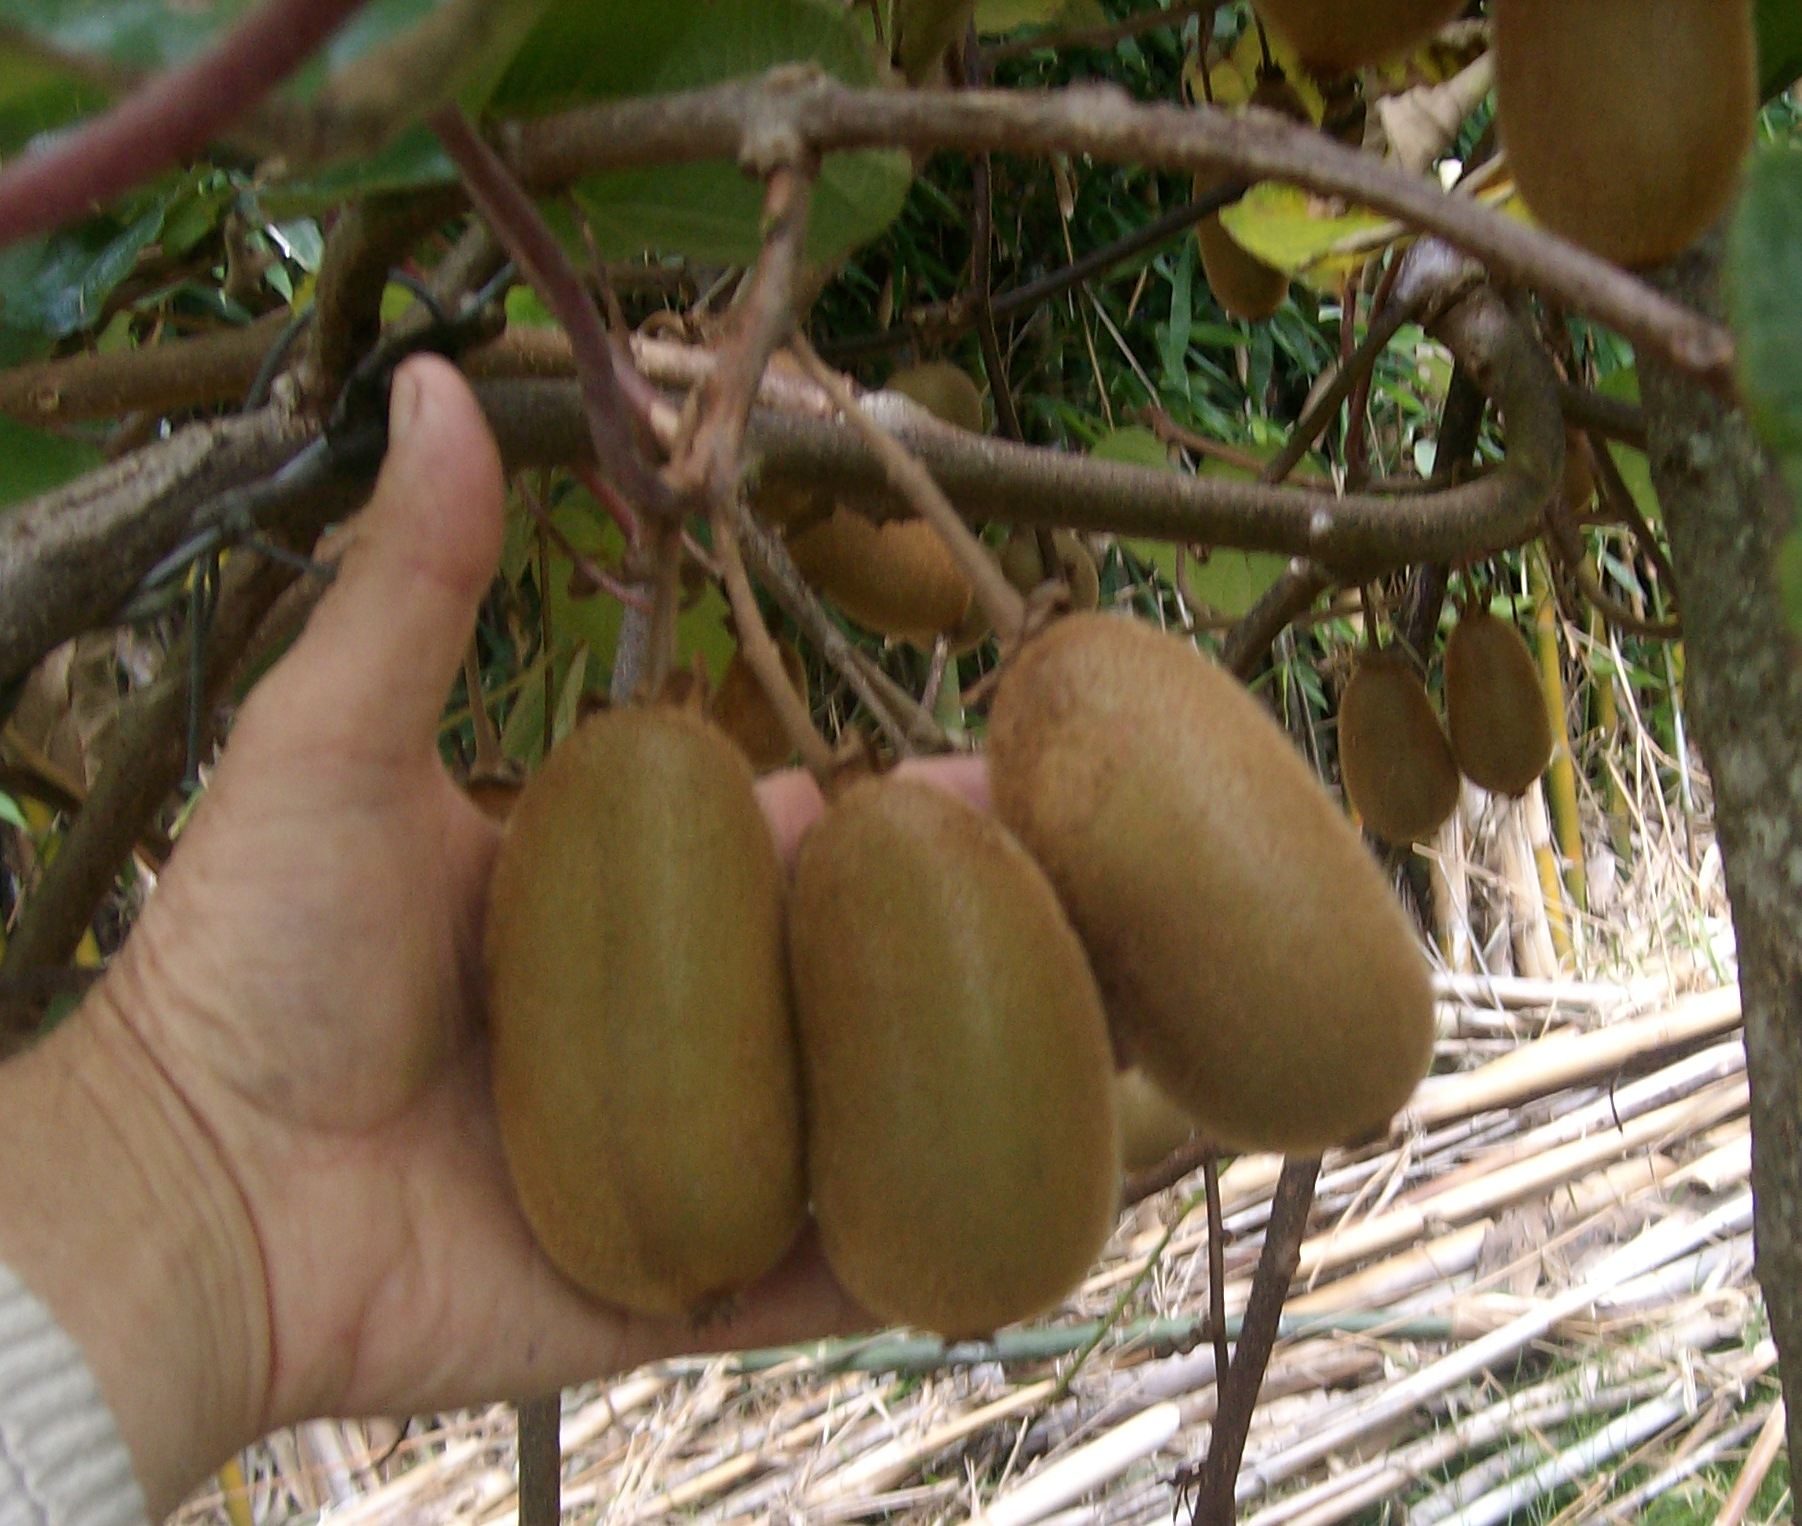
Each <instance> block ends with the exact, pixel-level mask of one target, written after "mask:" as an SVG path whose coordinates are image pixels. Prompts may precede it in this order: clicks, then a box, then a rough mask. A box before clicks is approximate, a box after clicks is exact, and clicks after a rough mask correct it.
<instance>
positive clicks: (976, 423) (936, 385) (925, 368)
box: [883, 360, 988, 434]
mask: <svg viewBox="0 0 1802 1526" xmlns="http://www.w3.org/2000/svg"><path fill="white" fill-rule="evenodd" d="M883 387H884V389H885V390H887V391H889V392H899V393H900V394H901V395H902V396H903V397H906V398H911V399H913V401H914V402H916V403H918V404H919V405H920V406H921V407H922V408H924V409H925V410H926V411H927V412H928V413H930V414H931V415H932V416H933V417H934V418H935V419H937V420H939V422H940V423H943V424H949V425H951V426H952V427H953V428H954V429H967V430H968V431H969V432H970V433H971V434H981V433H982V432H983V431H984V430H985V429H986V428H987V427H988V425H987V422H986V420H985V419H984V418H983V413H982V393H981V391H980V390H979V389H978V388H977V385H976V383H975V382H974V381H973V380H972V379H971V377H970V374H969V373H968V372H967V371H965V370H964V369H963V368H962V367H961V366H954V365H953V364H952V363H951V362H950V361H948V360H929V361H926V362H925V363H924V364H922V365H917V366H903V367H902V368H901V369H900V370H899V371H897V372H895V374H894V375H893V376H891V377H889V379H888V380H887V381H886V382H884V383H883Z"/></svg>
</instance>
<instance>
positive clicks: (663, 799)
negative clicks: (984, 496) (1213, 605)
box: [487, 614, 1433, 1336]
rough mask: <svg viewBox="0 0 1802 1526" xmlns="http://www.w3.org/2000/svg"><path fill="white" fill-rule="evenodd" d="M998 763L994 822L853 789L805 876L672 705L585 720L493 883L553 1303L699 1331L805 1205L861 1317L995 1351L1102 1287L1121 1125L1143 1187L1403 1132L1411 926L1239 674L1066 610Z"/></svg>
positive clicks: (1019, 700) (493, 933) (507, 1031)
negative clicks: (1233, 1151) (598, 1303)
mask: <svg viewBox="0 0 1802 1526" xmlns="http://www.w3.org/2000/svg"><path fill="white" fill-rule="evenodd" d="M989 742H990V751H989V778H990V784H991V789H992V795H993V801H994V814H992V815H991V814H985V813H983V812H980V811H978V810H976V809H975V808H974V807H972V806H970V805H969V804H967V803H965V802H964V801H963V800H962V799H960V798H958V797H956V796H954V795H952V794H949V793H946V792H943V791H941V790H939V789H938V788H935V787H933V786H932V785H929V784H926V783H924V782H920V781H917V780H911V779H908V778H906V777H905V776H900V775H894V774H890V775H885V776H881V777H874V778H871V777H866V778H862V779H859V780H857V781H856V782H853V783H851V784H849V785H848V786H847V787H844V788H842V789H841V790H840V791H839V792H838V793H837V795H836V798H835V800H834V801H833V803H832V804H831V806H830V807H829V809H828V811H827V812H826V814H825V815H824V816H823V817H822V818H821V819H820V820H819V821H818V822H817V823H816V824H815V825H814V826H813V828H812V829H811V831H810V832H809V834H808V836H807V837H806V839H805V841H804V842H803V844H802V846H801V849H800V853H799V857H798V861H797V864H796V867H795V871H794V876H793V881H792V884H789V883H785V880H784V876H783V873H782V870H781V865H780V862H779V860H778V857H777V854H776V849H775V847H774V845H773V842H772V838H771V834H770V831H769V829H768V827H767V826H766V825H765V823H764V820H763V818H762V816H761V814H760V812H759V810H758V807H757V803H756V799H755V797H754V795H753V792H752V787H751V784H752V776H751V772H750V770H749V768H748V767H747V766H746V763H745V761H744V759H743V757H742V756H741V755H740V754H739V753H738V752H737V751H736V750H735V749H734V748H733V747H732V746H731V745H730V744H729V743H728V742H727V741H726V739H725V738H724V736H723V735H722V734H721V733H720V732H719V731H718V730H717V729H716V728H715V727H714V726H713V725H712V724H711V723H709V722H708V721H706V720H705V719H704V718H702V717H700V716H698V715H697V714H695V713H693V712H692V711H690V710H681V709H676V708H672V707H669V706H650V707H640V708H628V709H623V710H615V711H608V712H603V713H602V714H600V715H598V716H595V717H593V718H591V719H589V720H588V721H586V722H585V723H583V725H582V726H581V727H579V728H578V729H577V730H576V731H575V732H574V733H572V734H571V736H570V737H569V738H568V739H566V740H565V741H564V742H563V743H561V744H560V745H559V746H558V747H557V748H556V749H555V750H554V751H553V752H552V754H551V755H550V757H549V759H548V760H547V761H546V763H545V765H544V767H543V768H542V769H541V770H540V771H539V773H538V774H537V775H536V776H535V777H534V778H533V779H532V780H531V781H530V782H529V783H528V785H527V787H526V789H525V791H524V793H523V795H522V797H521V799H520V800H519V803H518V806H517V808H516V810H515V812H514V814H513V817H512V821H511V827H510V830H509V834H508V837H507V839H506V843H505V845H504V847H503V848H502V851H501V854H500V859H499V863H498V866H497V868H496V871H495V875H494V880H493V886H492V890H491V903H490V912H489V922H488V943H487V962H488V970H489V1009H490V1018H491V1025H492V1041H493V1049H494V1086H495V1095H496V1099H497V1110H498V1116H499V1122H500V1132H501V1138H502V1143H503V1146H504V1150H505V1153H506V1157H507V1161H508V1164H509V1167H510V1170H511V1173H512V1176H513V1179H514V1182H515V1185H516V1188H517V1192H518V1197H519V1200H520V1203H521V1205H522V1207H523V1209H524V1212H525V1214H526V1217H527V1219H528V1221H529V1222H530V1224H531V1226H532V1228H533V1230H534V1233H535V1234H536V1235H537V1237H538V1239H539V1242H540V1243H541V1245H542V1246H543V1247H544V1249H545V1251H546V1253H547V1254H548V1255H549V1257H550V1259H551V1260H552V1261H553V1262H554V1263H555V1264H556V1265H557V1266H558V1267H559V1268H560V1269H561V1270H562V1271H563V1272H564V1273H565V1274H566V1275H568V1276H569V1277H570V1278H571V1279H572V1280H573V1281H574V1282H576V1283H577V1284H578V1285H580V1286H581V1287H583V1288H584V1289H586V1290H587V1291H589V1292H590V1293H592V1294H593V1295H595V1296H597V1297H599V1298H601V1299H604V1300H606V1301H609V1302H612V1303H615V1304H619V1305H623V1306H625V1307H627V1308H630V1309H633V1310H637V1311H642V1312H646V1313H659V1314H673V1313H689V1314H694V1313H697V1312H705V1311H706V1310H707V1309H708V1308H709V1307H711V1306H713V1305H714V1304H716V1303H717V1301H718V1300H720V1299H722V1298H724V1297H727V1296H729V1295H730V1294H731V1293H732V1292H733V1291H734V1290H736V1289H739V1288H742V1287H744V1286H746V1285H747V1284H749V1283H751V1282H753V1281H755V1280H756V1279H757V1278H758V1277H759V1276H761V1275H762V1274H763V1273H765V1272H766V1271H768V1270H770V1269H771V1268H772V1267H773V1266H774V1265H775V1264H776V1262H777V1261H779V1260H780V1259H781V1258H782V1256H783V1255H784V1253H785V1251H786V1250H787V1249H788V1247H789V1246H790V1244H791V1242H792V1241H793V1239H794V1237H795V1235H796V1234H797V1232H798V1230H799V1228H800V1226H801V1224H802V1222H803V1220H804V1219H805V1217H806V1215H807V1213H808V1210H809V1207H810V1206H811V1211H812V1215H813V1218H814V1220H815V1221H816V1222H817V1225H818V1228H819V1234H820V1240H821V1244H822V1247H823V1250H824V1253H825V1256H826V1259H827V1261H828V1263H829V1264H830V1265H831V1267H832V1269H833V1270H834V1272H835V1274H836V1275H837V1276H838V1278H839V1279H840V1281H841V1282H842V1283H843V1284H844V1286H845V1287H846V1288H847V1290H848V1291H849V1292H850V1293H851V1294H852V1295H853V1296H854V1297H856V1298H857V1299H858V1300H859V1301H860V1302H861V1303H862V1304H863V1305H864V1306H865V1307H867V1308H868V1309H869V1310H870V1311H871V1312H872V1313H874V1314H876V1315H878V1316H880V1317H882V1318H884V1319H887V1320H892V1321H896V1322H902V1323H908V1324H914V1325H918V1326H922V1327H926V1328H930V1329H933V1330H937V1331H940V1332H942V1333H944V1334H947V1335H952V1336H964V1335H972V1334H977V1333H982V1332H986V1331H988V1330H991V1329H994V1328H996V1327H998V1326H1000V1325H1003V1324H1006V1323H1008V1322H1010V1321H1013V1320H1016V1319H1021V1318H1024V1317H1027V1316H1029V1315H1031V1314H1034V1313H1036V1312H1039V1311H1041V1310H1043V1309H1045V1308H1047V1307H1049V1306H1051V1305H1052V1304H1054V1303H1055V1302H1056V1301H1057V1300H1058V1299H1059V1298H1061V1297H1062V1296H1064V1295H1065V1294H1066V1293H1067V1291H1068V1290H1069V1289H1070V1288H1071V1287H1072V1286H1074V1285H1075V1284H1076V1282H1077V1281H1078V1280H1079V1279H1080V1278H1081V1276H1082V1275H1083V1274H1084V1272H1085V1271H1086V1270H1087V1268H1088V1267H1089V1265H1090V1264H1091V1262H1092V1261H1093V1258H1094V1257H1095V1255H1096V1254H1097V1253H1098V1251H1099V1250H1100V1248H1101V1245H1102V1243H1103V1241H1104V1240H1105V1238H1106V1236H1107V1234H1108V1232H1109V1230H1110V1228H1111V1226H1112V1223H1113V1219H1114V1213H1115V1209H1116V1204H1117V1199H1118V1192H1119V1181H1120V1170H1121V1161H1122V1132H1123V1128H1122V1119H1123V1115H1130V1119H1131V1121H1130V1123H1128V1124H1127V1125H1126V1127H1128V1128H1130V1130H1131V1136H1130V1137H1129V1138H1127V1139H1126V1141H1125V1150H1126V1153H1127V1157H1128V1159H1129V1160H1130V1161H1131V1162H1132V1163H1133V1164H1134V1165H1139V1164H1143V1163H1145V1162H1146V1161H1147V1160H1148V1159H1150V1158H1155V1155H1156V1154H1161V1153H1162V1152H1163V1151H1165V1150H1167V1149H1168V1148H1169V1147H1170V1146H1171V1144H1173V1143H1175V1142H1177V1141H1178V1140H1179V1139H1180V1136H1181V1135H1182V1134H1184V1133H1187V1132H1188V1131H1189V1130H1190V1129H1198V1130H1199V1131H1200V1132H1201V1133H1202V1134H1204V1135H1205V1136H1206V1137H1207V1138H1209V1139H1210V1140H1212V1141H1215V1142H1217V1143H1219V1144H1221V1145H1224V1146H1227V1147H1230V1148H1237V1149H1275V1150H1286V1151H1317V1150H1320V1149H1322V1148H1324V1147H1326V1146H1328V1145H1331V1144H1337V1143H1341V1142H1346V1141H1350V1140H1354V1139H1357V1138H1359V1137H1362V1136H1365V1135H1368V1134H1370V1133H1371V1132H1372V1131H1375V1130H1377V1129H1380V1128H1381V1127H1382V1126H1383V1125H1384V1124H1385V1123H1386V1122H1387V1120H1388V1119H1389V1118H1390V1117H1391V1115H1392V1114H1393V1113H1394V1112H1395V1110H1396V1109H1397V1108H1399V1107H1400V1106H1401V1104H1402V1103H1403V1102H1404V1101H1405V1100H1406V1098H1407V1096H1408V1095H1409V1093H1410V1092H1411V1091H1412V1089H1413V1087H1414V1085H1415V1083H1416V1082H1417V1081H1418V1079H1419V1078H1420V1076H1421V1074H1422V1073H1423V1072H1424V1070H1425V1069H1426V1065H1427V1061H1428V1058H1429V1055H1430V1051H1431V1040H1432V1027H1433V1025H1432V1000H1431V994H1430V988H1429V985H1428V981H1427V975H1426V967H1425V963H1424V960H1423V958H1422V956H1421V954H1420V952H1419V950H1418V948H1417V946H1416V944H1415V940H1414V938H1413V935H1412V932H1411V929H1410V927H1409V924H1408V922H1407V920H1406V918H1405V916H1404V915H1403V913H1402V911H1401V909H1400V907H1399V906H1398V905H1397V903H1396V902H1395V901H1394V900H1393V899H1392V898H1391V897H1390V895H1389V892H1388V889H1387V887H1386V885H1385V884H1384V881H1383V877H1382V875H1381V873H1380V872H1379V870H1378V869H1377V867H1376V864H1375V862H1374V860H1372V859H1371V858H1370V857H1369V855H1368V854H1367V853H1366V852H1365V851H1364V850H1363V847H1362V844H1361V843H1360V841H1359V839H1358V837H1357V835H1356V834H1355V833H1354V832H1353V831H1352V830H1351V829H1350V827H1349V826H1348V824H1347V823H1346V821H1345V819H1344V818H1343V817H1342V816H1341V815H1340V814H1339V812H1338V811H1337V810H1336V809H1335V808H1334V806H1333V805H1332V803H1331V800H1330V798H1329V797H1328V796H1327V794H1326V793H1325V792H1324V791H1323V790H1322V789H1321V787H1320V785H1319V783H1318V781H1317V780H1316V779H1315V778H1314V776H1313V774H1312V773H1311V772H1310V771H1309V770H1308V768H1307V767H1306V766H1305V764H1304V763H1303V762H1302V760H1301V758H1300V756H1299V754H1298V753H1297V752H1296V751H1295V750H1294V748H1293V747H1292V746H1291V745H1290V743H1289V741H1288V739H1287V738H1286V737H1285V736H1284V734H1283V733H1282V731H1281V730H1280V728H1278V727H1277V725H1276V724H1275V722H1274V721H1273V720H1272V719H1271V718H1270V717H1269V716H1268V715H1267V714H1266V713H1265V712H1264V710H1263V709H1262V707H1261V706H1260V705H1259V704H1258V703H1257V702H1256V701H1255V700H1254V699H1252V698H1251V696H1250V695H1248V694H1247V693H1246V692H1245V690H1243V689H1242V688H1241V687H1240V686H1239V685H1238V684H1237V683H1235V682H1234V681H1233V680H1232V679H1231V678H1230V677H1229V676H1228V675H1227V674H1226V673H1225V672H1224V671H1223V670H1221V669H1220V668H1218V667H1216V666H1215V665H1214V664H1213V663H1211V662H1210V661H1209V660H1208V659H1207V658H1205V657H1204V656H1202V655H1201V654H1200V653H1199V652H1198V651H1197V650H1196V649H1195V648H1194V647H1193V646H1192V645H1191V644H1189V643H1188V642H1186V641H1184V640H1182V639H1180V638H1178V637H1176V636H1173V635H1170V634H1167V633H1163V632H1159V631H1155V630H1153V629H1151V628H1149V627H1147V626H1144V625H1141V624H1138V623H1135V622H1132V621H1130V620H1126V619H1122V618H1114V617H1107V616H1102V615H1098V614H1080V615H1072V616H1069V617H1067V618H1063V619H1059V620H1056V621H1055V622H1053V623H1052V624H1051V625H1050V626H1049V628H1048V629H1046V630H1044V631H1042V632H1041V633H1040V634H1037V635H1035V636H1033V637H1032V638H1031V639H1029V640H1028V641H1027V642H1026V643H1025V645H1024V646H1023V647H1022V648H1021V650H1020V651H1019V652H1018V653H1017V654H1016V655H1015V656H1014V658H1013V659H1012V660H1011V661H1010V662H1009V663H1008V665H1007V666H1006V668H1005V669H1004V671H1003V674H1002V677H1001V680H1000V682H999V685H998V688H997V690H996V694H995V698H994V703H993V709H992V715H991V721H990V728H989ZM1127 1062H1130V1063H1131V1064H1132V1065H1134V1066H1136V1067H1139V1068H1140V1069H1141V1070H1142V1072H1143V1077H1144V1078H1148V1083H1149V1085H1150V1086H1151V1087H1152V1088H1154V1091H1153V1095H1152V1100H1153V1101H1155V1100H1156V1094H1157V1093H1161V1094H1162V1095H1163V1098H1164V1099H1165V1100H1164V1103H1163V1106H1162V1107H1161V1108H1160V1109H1153V1110H1152V1111H1153V1112H1154V1113H1156V1114H1158V1115H1159V1116H1157V1117H1155V1118H1154V1119H1153V1121H1152V1122H1151V1123H1146V1122H1144V1120H1143V1119H1142V1117H1141V1115H1142V1114H1143V1113H1144V1112H1145V1111H1146V1108H1145V1107H1144V1106H1143V1104H1144V1103H1145V1101H1146V1097H1145V1096H1144V1089H1145V1087H1146V1085H1147V1084H1148V1083H1147V1080H1133V1081H1123V1080H1117V1079H1116V1076H1115V1069H1116V1065H1117V1064H1125V1063H1127ZM1117 1088H1118V1093H1119V1097H1118V1100H1117ZM1171 1104H1174V1106H1172V1105H1171ZM1172 1114H1174V1115H1175V1116H1174V1117H1172Z"/></svg>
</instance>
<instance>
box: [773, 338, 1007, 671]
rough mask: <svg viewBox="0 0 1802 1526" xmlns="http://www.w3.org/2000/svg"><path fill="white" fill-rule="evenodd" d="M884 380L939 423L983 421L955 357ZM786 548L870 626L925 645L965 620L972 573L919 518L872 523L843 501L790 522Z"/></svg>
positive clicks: (966, 425) (971, 425) (977, 425)
mask: <svg viewBox="0 0 1802 1526" xmlns="http://www.w3.org/2000/svg"><path fill="white" fill-rule="evenodd" d="M888 387H889V390H890V391H894V392H899V393H901V394H902V395H903V396H904V397H908V398H911V399H912V400H913V401H914V402H916V403H918V404H919V405H920V406H921V407H922V408H924V409H926V410H927V412H929V413H931V414H932V415H933V416H934V417H935V418H937V419H939V420H940V421H941V422H943V423H946V424H950V425H952V426H954V427H956V428H959V429H972V430H976V431H980V430H981V429H982V427H983V426H982V395H981V393H979V392H978V391H977V390H976V383H975V382H973V381H971V380H970V378H969V377H968V376H967V375H965V374H964V372H962V371H961V370H959V369H958V368H957V367H956V366H954V365H950V364H948V363H944V362H933V363H930V364H927V365H921V366H909V367H907V368H905V369H903V370H900V371H897V372H896V373H895V374H894V375H893V376H891V377H890V378H889V380H888ZM788 549H789V553H790V554H791V555H792V556H793V557H794V559H795V565H796V566H797V567H798V568H799V569H800V571H801V576H802V577H804V578H806V579H807V581H808V582H810V583H812V584H813V585H814V586H815V587H817V588H820V589H821V590H823V591H824V592H825V593H826V594H828V595H829V596H830V597H831V598H832V600H833V602H834V603H836V604H837V605H838V606H839V608H840V609H842V610H843V611H844V612H845V614H846V615H847V616H848V617H849V618H850V619H852V620H855V621H856V622H857V623H858V624H859V625H861V626H864V627H866V628H867V629H869V630H873V631H878V632H880V633H881V634H882V635H884V636H898V637H901V638H903V639H905V640H908V641H912V642H914V643H915V644H916V645H918V646H925V647H929V646H931V645H932V644H933V642H934V641H935V640H936V639H937V638H938V637H939V636H942V635H950V634H952V633H954V632H956V631H958V630H959V629H960V628H962V627H963V626H964V621H965V617H966V616H967V615H968V613H969V610H970V600H971V591H970V580H969V579H968V578H966V577H965V576H964V574H963V571H962V569H961V568H959V566H958V565H957V558H956V557H954V556H953V555H952V554H951V552H950V550H949V549H948V548H947V547H946V545H945V542H944V540H943V538H942V537H941V536H940V535H939V533H938V531H936V530H934V529H933V528H932V526H931V525H929V524H927V523H926V522H925V521H924V520H920V519H890V520H885V521H884V522H883V523H882V524H880V525H877V524H872V523H871V522H870V521H869V520H868V519H867V518H865V517H864V516H863V515H862V514H859V513H857V512H856V511H855V510H854V509H849V508H846V507H845V506H844V505H842V504H841V505H839V506H838V507H836V508H835V509H833V511H832V513H831V516H830V517H829V518H827V519H826V520H825V521H824V522H823V523H816V524H814V525H813V527H812V528H807V529H796V530H791V531H790V533H789V542H788Z"/></svg>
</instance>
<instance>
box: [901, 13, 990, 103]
mask: <svg viewBox="0 0 1802 1526" xmlns="http://www.w3.org/2000/svg"><path fill="white" fill-rule="evenodd" d="M975 13H976V0H895V8H894V12H893V21H892V26H893V38H892V40H893V42H894V50H895V62H896V64H898V65H899V66H900V69H901V72H902V73H903V74H904V75H906V76H907V82H908V84H910V85H918V84H920V83H922V82H923V81H925V80H927V79H929V78H930V77H931V76H932V73H933V71H934V70H935V69H937V68H938V64H939V60H940V59H942V58H943V57H944V56H945V53H946V51H947V50H948V49H949V48H950V47H951V45H952V44H953V43H955V42H956V41H957V40H958V39H959V38H960V37H962V36H963V35H964V31H965V29H966V28H967V27H968V26H969V25H970V18H971V16H973V15H974V14H975Z"/></svg>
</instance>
